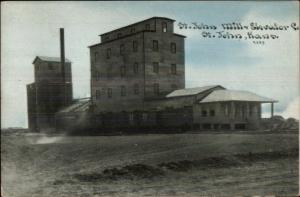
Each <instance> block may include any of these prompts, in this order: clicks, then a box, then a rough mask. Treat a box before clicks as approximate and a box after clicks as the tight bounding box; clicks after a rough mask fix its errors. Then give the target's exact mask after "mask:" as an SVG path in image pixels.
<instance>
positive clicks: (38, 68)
mask: <svg viewBox="0 0 300 197" xmlns="http://www.w3.org/2000/svg"><path fill="white" fill-rule="evenodd" d="M35 69H36V70H40V66H39V65H36V67H35ZM56 69H57V66H55V65H53V63H51V62H48V70H56Z"/></svg>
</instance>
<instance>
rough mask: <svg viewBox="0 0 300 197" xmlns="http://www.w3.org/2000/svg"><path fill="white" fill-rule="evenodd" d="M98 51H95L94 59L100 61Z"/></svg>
mask: <svg viewBox="0 0 300 197" xmlns="http://www.w3.org/2000/svg"><path fill="white" fill-rule="evenodd" d="M98 55H99V54H98V52H95V57H94V61H95V62H97V61H98Z"/></svg>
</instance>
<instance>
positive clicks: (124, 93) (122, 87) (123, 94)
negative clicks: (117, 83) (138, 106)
mask: <svg viewBox="0 0 300 197" xmlns="http://www.w3.org/2000/svg"><path fill="white" fill-rule="evenodd" d="M121 96H126V87H125V86H121Z"/></svg>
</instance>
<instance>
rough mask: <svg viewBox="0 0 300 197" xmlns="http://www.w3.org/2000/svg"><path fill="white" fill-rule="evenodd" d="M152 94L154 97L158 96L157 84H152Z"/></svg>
mask: <svg viewBox="0 0 300 197" xmlns="http://www.w3.org/2000/svg"><path fill="white" fill-rule="evenodd" d="M153 92H154V94H155V95H159V84H158V83H155V84H153Z"/></svg>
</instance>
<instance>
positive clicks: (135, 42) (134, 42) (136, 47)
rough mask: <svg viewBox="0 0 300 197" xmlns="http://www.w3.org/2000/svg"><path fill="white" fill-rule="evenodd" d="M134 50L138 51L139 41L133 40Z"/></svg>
mask: <svg viewBox="0 0 300 197" xmlns="http://www.w3.org/2000/svg"><path fill="white" fill-rule="evenodd" d="M132 45H133V46H132V47H133V52H137V51H138V44H137V41H133V44H132Z"/></svg>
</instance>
